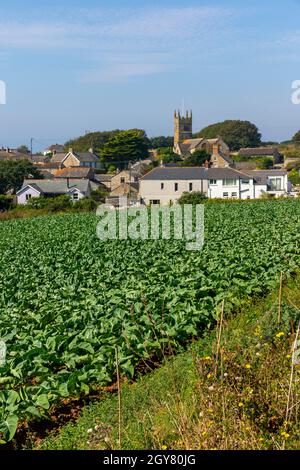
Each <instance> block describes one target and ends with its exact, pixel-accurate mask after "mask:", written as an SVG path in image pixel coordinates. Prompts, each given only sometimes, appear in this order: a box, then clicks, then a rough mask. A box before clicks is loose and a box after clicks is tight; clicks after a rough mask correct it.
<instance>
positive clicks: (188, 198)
mask: <svg viewBox="0 0 300 470" xmlns="http://www.w3.org/2000/svg"><path fill="white" fill-rule="evenodd" d="M207 199H208V198H207V196H206V195H205V194H204V193H201V192H199V191H193V192H190V193H183V194H182V196H181V197H180V198H179V199H178V203H179V204H203V202H204V201H206V200H207Z"/></svg>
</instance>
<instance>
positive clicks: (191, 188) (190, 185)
mask: <svg viewBox="0 0 300 470" xmlns="http://www.w3.org/2000/svg"><path fill="white" fill-rule="evenodd" d="M189 190H190V191H193V183H189Z"/></svg>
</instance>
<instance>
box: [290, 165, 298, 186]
mask: <svg viewBox="0 0 300 470" xmlns="http://www.w3.org/2000/svg"><path fill="white" fill-rule="evenodd" d="M289 180H290V181H291V183H292V184H300V176H299V170H297V168H293V169H292V170H291V171H290V172H289Z"/></svg>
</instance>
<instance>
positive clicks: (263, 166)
mask: <svg viewBox="0 0 300 470" xmlns="http://www.w3.org/2000/svg"><path fill="white" fill-rule="evenodd" d="M255 162H256V163H257V168H259V169H260V170H268V169H269V168H272V166H273V158H271V157H262V158H258V159H255Z"/></svg>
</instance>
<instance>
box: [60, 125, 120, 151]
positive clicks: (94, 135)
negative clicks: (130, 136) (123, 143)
mask: <svg viewBox="0 0 300 470" xmlns="http://www.w3.org/2000/svg"><path fill="white" fill-rule="evenodd" d="M119 132H121V131H120V130H118V129H115V130H112V131H103V132H88V133H86V134H85V135H82V136H80V137H77V138H76V139H72V140H69V141H68V142H66V143H65V144H64V146H65V148H66V149H69V148H73V149H74V150H75V151H77V152H87V151H88V150H89V149H90V148H93V150H94V152H95V153H99V154H100V153H101V150H102V149H103V147H104V145H105V144H106V143H107V142H108V141H109V139H111V138H112V137H113V136H115V135H117V134H118V133H119Z"/></svg>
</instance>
